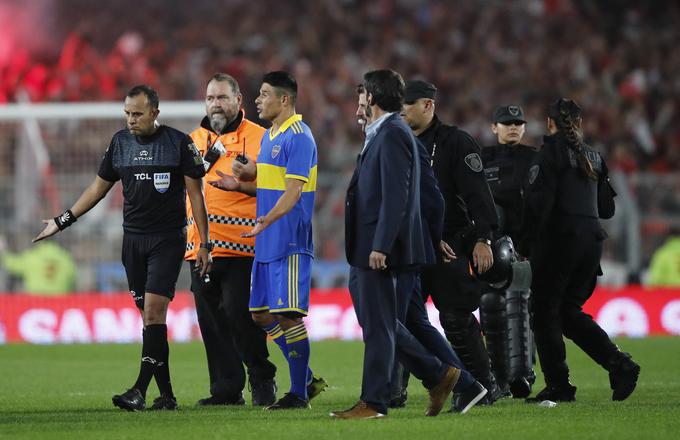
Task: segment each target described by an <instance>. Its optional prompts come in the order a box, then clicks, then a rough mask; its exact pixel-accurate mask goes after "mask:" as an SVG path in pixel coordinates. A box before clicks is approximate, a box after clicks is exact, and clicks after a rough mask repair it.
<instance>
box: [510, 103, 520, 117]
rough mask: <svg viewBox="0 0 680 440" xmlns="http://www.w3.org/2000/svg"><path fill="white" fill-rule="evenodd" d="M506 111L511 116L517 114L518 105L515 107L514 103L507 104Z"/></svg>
mask: <svg viewBox="0 0 680 440" xmlns="http://www.w3.org/2000/svg"><path fill="white" fill-rule="evenodd" d="M508 113H510V114H511V115H512V116H517V115H519V107H517V106H516V105H510V106H508Z"/></svg>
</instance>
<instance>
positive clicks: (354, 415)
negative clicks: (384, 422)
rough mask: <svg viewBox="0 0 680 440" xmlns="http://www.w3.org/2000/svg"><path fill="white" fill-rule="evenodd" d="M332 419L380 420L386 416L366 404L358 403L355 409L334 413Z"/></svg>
mask: <svg viewBox="0 0 680 440" xmlns="http://www.w3.org/2000/svg"><path fill="white" fill-rule="evenodd" d="M331 417H334V418H336V419H347V420H350V419H354V420H361V419H378V418H380V417H385V414H382V413H379V412H378V411H376V410H374V409H373V408H371V407H370V406H368V405H366V402H363V401H361V400H360V401H358V402H357V403H356V404H355V405H354V406H353V407H351V408H350V409H347V410H344V411H333V412H332V413H331Z"/></svg>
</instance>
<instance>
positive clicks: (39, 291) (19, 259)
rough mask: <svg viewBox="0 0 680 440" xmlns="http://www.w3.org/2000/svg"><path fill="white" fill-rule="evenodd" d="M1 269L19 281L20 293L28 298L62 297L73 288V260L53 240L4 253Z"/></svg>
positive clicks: (74, 278) (74, 277) (74, 267)
mask: <svg viewBox="0 0 680 440" xmlns="http://www.w3.org/2000/svg"><path fill="white" fill-rule="evenodd" d="M1 250H2V249H0V251H1ZM2 266H3V267H4V268H5V269H6V270H7V272H9V273H10V274H12V275H14V276H17V277H19V278H21V279H22V280H23V282H24V289H23V290H24V291H25V292H26V293H30V294H32V295H45V296H54V295H64V294H67V293H70V292H73V290H74V288H75V282H76V264H75V262H74V261H73V257H72V256H71V254H70V253H69V252H68V251H67V250H65V249H64V248H62V247H61V246H59V245H58V244H57V243H56V242H54V241H47V242H42V243H40V244H38V245H37V246H33V247H30V248H28V249H26V250H24V251H23V252H18V253H11V252H5V253H4V254H3V255H2Z"/></svg>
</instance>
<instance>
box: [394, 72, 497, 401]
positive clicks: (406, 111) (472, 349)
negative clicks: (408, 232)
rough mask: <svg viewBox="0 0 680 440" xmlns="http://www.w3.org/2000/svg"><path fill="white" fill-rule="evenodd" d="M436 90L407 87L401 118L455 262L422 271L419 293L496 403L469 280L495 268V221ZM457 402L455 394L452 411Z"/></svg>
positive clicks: (461, 135) (470, 150) (475, 291)
mask: <svg viewBox="0 0 680 440" xmlns="http://www.w3.org/2000/svg"><path fill="white" fill-rule="evenodd" d="M436 90H437V89H436V87H435V86H434V85H433V84H430V83H428V82H425V81H420V80H415V81H407V82H406V91H405V96H404V102H405V105H404V108H403V110H402V117H403V118H404V120H405V121H406V123H407V124H409V126H410V127H411V129H412V130H413V132H414V133H415V134H416V136H417V137H418V139H419V140H420V141H421V142H422V143H423V144H424V145H425V147H426V149H427V151H428V153H429V154H430V156H431V158H432V167H433V169H434V173H435V176H436V177H437V181H438V183H439V187H440V189H441V192H442V195H443V196H444V200H445V202H446V208H445V213H444V233H443V240H444V241H445V242H447V243H449V244H450V245H451V247H452V248H453V250H454V252H455V253H456V255H457V256H458V258H456V259H455V260H453V261H452V262H449V263H444V262H441V263H439V264H437V265H434V266H431V267H429V268H426V269H424V270H423V272H422V274H421V279H422V288H423V292H424V294H425V295H430V296H432V300H433V302H434V304H435V306H436V307H437V309H438V310H439V319H440V322H441V325H442V327H443V328H444V332H445V334H446V337H447V339H448V340H449V342H450V343H451V345H452V346H453V348H454V350H455V351H456V353H457V354H458V356H459V357H460V358H461V360H462V361H463V364H464V365H465V368H466V369H467V370H468V371H470V373H472V375H473V376H474V377H475V378H476V379H477V380H478V381H479V382H480V383H481V384H482V385H484V387H485V388H486V389H488V390H489V393H488V394H487V396H486V397H485V400H486V402H485V403H492V402H493V400H495V398H496V394H497V387H496V383H495V379H494V377H493V374H492V373H491V369H490V362H489V355H488V354H487V352H486V347H485V346H484V340H483V338H482V334H481V328H480V326H479V322H478V321H477V319H476V318H475V316H474V315H473V314H472V312H473V311H474V310H476V309H477V308H478V307H479V300H480V295H481V283H480V282H479V281H478V280H477V279H476V278H475V277H473V276H472V275H471V272H472V271H471V266H474V267H475V268H476V269H477V271H479V272H480V273H484V272H486V271H487V270H488V269H489V268H490V267H491V266H492V265H493V254H492V251H491V246H490V245H491V238H492V233H493V231H494V230H495V229H496V228H497V224H498V220H497V217H496V209H495V206H494V202H493V198H492V196H491V192H490V191H489V186H488V185H487V183H486V179H485V177H484V173H483V168H482V159H481V157H480V149H479V146H478V145H477V142H475V140H474V139H473V138H472V137H471V136H470V135H469V134H468V133H466V132H465V131H463V130H460V129H458V128H457V127H454V126H451V125H446V124H443V123H442V122H441V121H440V120H439V118H438V117H437V116H436V114H435V95H436ZM457 401H460V398H459V397H457V396H456V394H454V405H453V410H454V411H459V410H460V408H459V406H458V405H457Z"/></svg>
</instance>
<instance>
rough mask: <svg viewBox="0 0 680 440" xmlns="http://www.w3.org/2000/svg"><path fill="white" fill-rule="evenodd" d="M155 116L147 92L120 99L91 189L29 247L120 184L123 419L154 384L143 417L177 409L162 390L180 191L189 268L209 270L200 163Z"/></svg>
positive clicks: (180, 231)
mask: <svg viewBox="0 0 680 440" xmlns="http://www.w3.org/2000/svg"><path fill="white" fill-rule="evenodd" d="M158 114H159V110H158V94H157V93H156V92H155V91H154V90H153V89H152V88H150V87H148V86H145V85H140V86H135V87H133V88H132V89H130V91H129V92H128V94H127V96H126V98H125V115H126V120H127V129H125V130H120V131H119V132H117V133H116V134H115V135H114V136H113V138H112V139H111V144H110V145H109V147H108V149H107V150H106V153H104V157H103V159H102V162H101V165H100V166H99V172H98V175H97V177H95V180H94V182H92V184H90V186H89V187H88V188H87V189H86V190H85V191H84V192H83V193H82V195H81V196H80V198H79V199H78V200H77V201H76V203H75V204H74V205H73V206H72V207H71V209H69V210H66V211H64V212H63V213H62V214H60V215H59V216H57V217H55V218H54V219H50V220H44V221H43V222H44V223H46V226H45V228H44V229H43V231H42V232H41V233H40V234H38V236H37V237H35V238H34V239H33V241H34V242H35V241H39V240H42V239H44V238H47V237H50V236H52V235H54V234H56V233H57V232H59V231H62V230H64V229H65V228H67V227H68V226H70V225H71V224H73V223H75V222H76V221H77V219H78V218H79V217H80V216H82V215H83V214H85V213H86V212H87V211H89V210H90V209H92V208H93V207H94V206H95V205H96V204H97V203H99V201H100V200H101V199H103V198H104V196H105V195H106V194H107V193H108V191H109V190H110V189H111V188H112V187H113V185H114V184H115V182H116V181H118V180H121V182H122V184H123V197H124V206H123V230H124V235H123V252H122V259H123V265H124V266H125V272H126V274H127V279H128V285H129V287H130V293H131V294H132V297H133V299H134V301H135V304H136V305H137V307H138V308H139V309H140V311H141V312H142V317H143V321H144V331H143V333H142V340H143V342H142V356H141V362H140V371H139V376H138V377H137V381H136V382H135V384H134V385H133V386H132V387H131V388H130V389H128V390H127V391H126V392H124V393H122V394H120V395H115V396H113V404H114V405H115V406H117V407H119V408H121V409H125V410H128V411H141V410H143V409H145V407H146V400H145V399H146V390H147V388H148V386H149V382H150V381H151V378H152V377H154V376H155V377H156V382H157V384H158V388H159V391H160V394H161V395H160V396H159V397H158V398H157V399H155V400H154V402H153V405H152V406H151V408H150V409H158V410H174V409H177V401H176V400H175V396H174V394H173V391H172V385H171V383H170V369H169V367H168V355H169V347H168V338H167V326H166V324H165V318H166V314H167V311H168V305H169V303H170V301H171V300H172V298H173V296H174V294H175V284H176V283H177V277H178V276H179V271H180V268H181V265H182V260H183V257H184V249H185V246H186V233H185V229H184V228H185V226H186V208H185V203H186V202H185V200H186V195H185V191H186V192H187V193H188V195H189V200H190V201H191V206H192V209H193V212H194V220H195V221H196V224H197V226H198V230H199V235H200V237H201V244H200V247H201V249H200V251H199V253H198V256H197V257H196V268H197V270H198V272H199V273H200V274H201V275H204V274H205V273H207V272H208V271H209V270H210V264H211V256H210V249H209V246H208V243H209V237H208V216H207V213H206V209H205V201H204V198H203V192H202V180H201V178H202V177H203V175H204V174H205V170H204V168H203V158H202V157H201V155H200V153H199V152H198V149H197V148H196V147H195V146H194V144H193V143H192V142H191V139H190V138H189V136H187V135H186V134H184V133H182V132H180V131H178V130H175V129H174V128H171V127H168V126H166V125H159V124H158V123H157V121H156V118H157V117H158Z"/></svg>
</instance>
